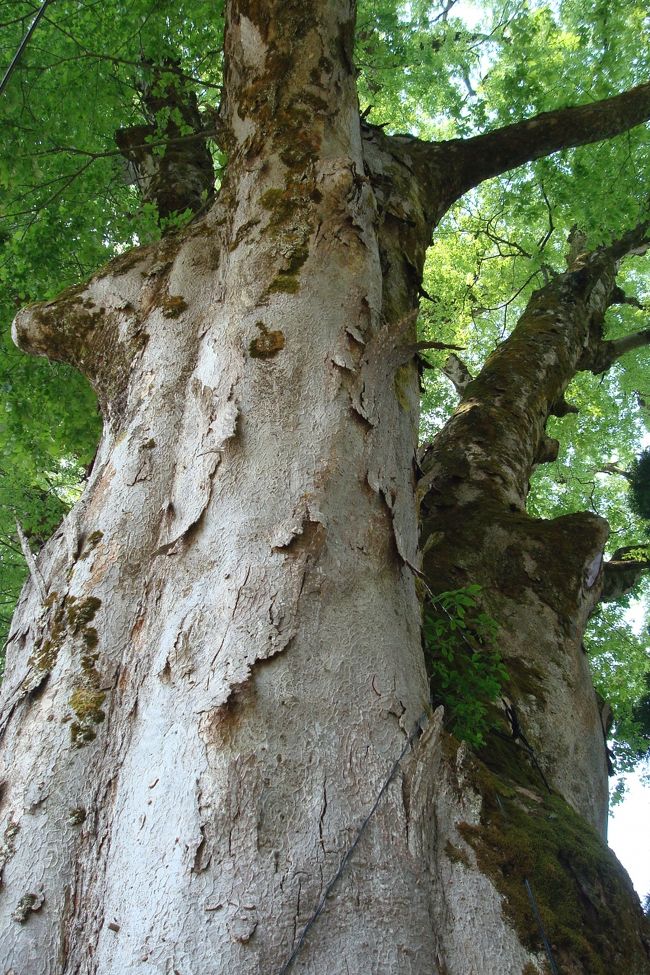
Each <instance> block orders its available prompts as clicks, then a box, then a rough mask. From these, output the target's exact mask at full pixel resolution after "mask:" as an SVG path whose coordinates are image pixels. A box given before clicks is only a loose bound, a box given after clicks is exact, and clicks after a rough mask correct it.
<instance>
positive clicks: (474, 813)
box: [0, 0, 650, 975]
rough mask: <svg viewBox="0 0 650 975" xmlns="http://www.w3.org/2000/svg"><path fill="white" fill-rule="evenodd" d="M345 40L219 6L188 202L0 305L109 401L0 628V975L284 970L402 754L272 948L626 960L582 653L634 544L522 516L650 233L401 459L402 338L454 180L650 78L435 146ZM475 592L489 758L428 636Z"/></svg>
mask: <svg viewBox="0 0 650 975" xmlns="http://www.w3.org/2000/svg"><path fill="white" fill-rule="evenodd" d="M353 36H354V5H353V4H352V3H351V2H349V0H329V2H327V3H326V2H324V0H314V2H312V3H303V4H294V3H289V2H279V0H278V2H272V0H265V2H260V3H257V4H250V3H245V2H243V0H233V2H231V3H229V4H228V7H227V11H226V35H225V37H226V40H225V59H226V60H225V77H224V92H223V99H222V104H221V109H220V118H219V138H220V141H221V145H222V147H223V149H224V150H225V151H226V152H227V155H228V164H227V168H226V171H225V176H224V180H223V184H222V186H221V189H220V191H219V193H218V196H217V199H216V201H215V202H214V204H213V205H212V206H211V208H210V209H209V210H207V212H204V213H203V214H199V216H198V217H197V218H196V219H195V220H194V221H193V222H191V223H190V224H189V225H188V226H187V227H186V228H184V229H183V230H178V231H175V232H172V233H169V234H167V235H166V236H165V237H163V239H162V241H160V242H159V243H156V244H153V245H150V246H147V247H141V248H138V249H135V250H133V251H131V252H129V253H125V254H122V255H120V256H119V257H118V258H116V259H115V260H113V261H112V262H111V263H110V264H108V265H107V266H106V267H104V268H103V269H101V270H100V271H98V272H97V273H96V274H95V275H94V276H93V277H92V278H91V279H90V281H88V282H87V283H86V284H83V285H80V286H77V287H73V288H71V289H69V290H68V291H66V292H64V293H63V294H61V295H60V296H59V297H58V298H56V299H55V300H53V301H50V302H47V303H43V304H37V305H31V306H29V307H27V308H24V309H23V310H22V311H21V312H20V313H19V314H18V316H17V318H16V321H15V326H14V333H15V337H16V340H17V342H18V343H19V345H20V346H21V347H22V348H23V349H25V350H26V351H28V352H31V353H35V354H38V355H46V356H48V357H50V358H51V359H55V360H61V361H65V362H69V363H71V364H73V365H74V366H76V367H77V368H78V369H79V370H80V371H81V372H83V373H84V375H86V376H87V377H88V378H89V379H90V381H91V382H92V384H93V386H94V388H95V390H96V392H97V395H98V398H99V401H100V404H101V408H102V413H103V419H104V432H103V436H102V440H101V443H100V445H99V449H98V453H97V457H96V459H95V463H94V467H93V469H92V472H91V474H90V476H89V479H88V483H87V486H86V490H85V492H84V495H83V497H82V499H81V500H80V502H79V503H78V504H77V505H76V506H75V508H74V509H73V510H72V511H71V513H70V514H69V515H68V517H67V518H66V520H65V521H64V523H63V525H62V526H61V528H60V530H59V531H58V532H57V533H56V534H55V536H54V537H53V538H52V539H51V540H50V542H49V543H48V544H47V545H46V546H45V547H44V548H43V550H42V551H41V553H40V555H39V557H38V560H37V562H35V563H34V565H33V567H32V572H31V577H30V580H29V582H28V584H27V585H26V587H25V589H24V591H23V594H22V597H21V600H20V603H19V606H18V609H17V612H16V615H15V618H14V622H13V627H12V632H11V636H10V641H9V645H8V652H7V675H6V679H5V682H4V685H3V689H2V695H3V697H2V700H3V711H2V729H3V748H4V752H3V755H4V759H3V760H4V766H3V773H2V782H3V786H2V795H1V802H2V816H3V825H2V835H3V843H2V847H1V848H0V862H1V863H2V888H1V889H0V905H1V907H0V910H1V915H0V916H1V921H0V932H1V933H0V946H1V947H0V957H1V960H2V963H3V971H5V972H7V973H9V972H13V973H15V975H26V973H30V972H36V971H37V972H39V973H51V975H54V973H56V975H61V973H66V975H73V973H75V975H76V973H78V975H81V973H83V975H90V973H98V975H108V973H118V972H119V973H123V972H133V973H138V975H145V973H152V975H153V973H154V972H167V973H171V972H178V973H182V975H190V973H192V975H193V973H198V972H214V973H216V972H237V973H240V972H241V973H248V972H278V973H279V972H281V971H286V970H287V963H288V962H289V958H290V956H291V954H292V951H293V950H294V948H296V947H297V946H298V945H299V942H300V938H301V934H302V932H303V929H304V927H305V925H306V924H307V922H308V921H309V920H310V918H311V917H312V916H313V914H314V912H315V910H316V907H317V905H319V903H320V902H321V898H322V896H323V892H324V891H325V889H326V888H327V885H328V882H329V881H330V879H331V878H332V877H333V876H334V875H335V874H336V873H337V870H338V868H339V865H340V863H341V860H342V857H343V856H344V855H345V853H346V851H347V850H348V849H349V848H350V846H351V844H352V843H353V842H354V840H355V838H356V837H357V835H358V830H359V828H360V826H361V824H362V822H363V821H364V819H365V818H366V817H367V816H368V814H369V812H370V811H371V809H372V808H373V804H374V803H375V800H376V799H377V797H378V796H379V794H380V791H381V790H382V787H383V786H384V785H385V784H386V782H387V781H388V779H389V778H390V776H391V773H393V774H392V778H390V782H389V784H388V785H387V786H386V788H385V789H384V791H383V793H382V794H381V800H380V801H379V802H378V803H377V805H376V808H375V809H374V811H373V815H372V816H371V818H370V820H369V821H368V825H367V828H366V829H365V830H364V832H363V835H362V836H361V838H360V840H359V842H358V844H357V846H356V848H355V849H354V852H353V855H352V856H351V857H350V858H349V859H348V860H347V861H346V863H345V869H344V870H343V871H342V872H341V875H340V877H339V878H338V882H337V884H336V886H334V887H333V888H332V889H331V892H330V896H329V897H328V898H327V900H326V902H325V903H324V905H323V909H322V911H321V913H320V916H319V918H318V919H317V921H316V922H315V923H314V924H313V925H312V926H311V927H310V929H309V931H308V935H307V937H306V939H305V941H304V944H302V945H301V948H300V951H299V953H298V954H297V955H296V956H295V958H294V959H293V960H292V961H291V965H292V966H293V968H294V970H296V971H305V972H307V971H309V972H314V973H322V972H325V971H331V972H336V973H338V972H341V973H342V972H350V973H362V972H377V973H380V972H381V973H383V972H386V973H388V972H413V973H423V975H424V973H431V972H437V973H440V975H443V973H450V975H452V973H458V975H466V973H469V972H513V973H515V972H517V973H519V972H522V973H523V972H525V973H527V975H530V973H532V972H537V971H538V972H543V971H547V970H549V966H555V970H558V968H559V969H560V970H562V971H566V972H576V973H578V972H580V973H585V975H586V973H590V975H591V973H595V972H608V973H610V972H621V973H622V972H626V973H627V972H647V971H650V955H649V953H648V940H647V934H646V933H644V928H643V923H644V922H643V918H642V913H641V909H640V907H639V905H638V902H637V900H636V898H635V895H634V893H633V891H632V888H631V886H630V884H629V880H628V879H627V877H626V875H625V874H624V872H623V871H622V870H621V869H620V867H618V865H617V864H616V861H615V859H614V858H613V856H612V854H611V853H610V852H609V851H608V849H607V847H606V845H605V843H604V839H603V835H604V822H605V815H606V805H607V798H606V794H607V786H606V782H607V763H606V750H605V740H604V731H603V725H602V721H601V716H600V706H599V704H598V702H597V699H596V696H595V693H594V691H593V687H592V685H591V682H590V678H589V675H588V670H587V666H586V662H585V658H584V655H583V653H582V649H581V637H582V633H583V630H584V626H585V622H586V619H587V617H588V615H589V613H590V612H591V611H592V610H593V608H594V606H595V605H596V603H597V601H598V600H599V599H601V598H606V597H608V596H610V595H613V594H615V592H616V591H620V590H622V589H624V588H626V587H628V586H629V585H630V578H629V574H630V572H632V573H634V571H637V570H638V569H640V568H642V567H643V566H642V564H641V565H639V566H636V567H634V568H633V569H630V568H629V566H628V565H627V564H626V565H625V568H624V571H623V570H621V571H618V570H617V568H616V565H614V564H611V565H607V564H605V565H603V560H602V552H603V547H604V543H605V539H606V536H607V526H606V524H605V523H604V521H603V520H602V519H599V518H597V517H596V516H594V515H590V514H577V515H571V516H566V517H562V518H558V519H556V520H554V521H540V520H536V519H533V518H531V517H529V516H528V515H527V514H526V510H525V508H526V495H527V491H528V482H529V478H530V476H531V472H532V470H533V467H534V465H535V464H537V463H540V462H544V461H546V460H551V459H553V456H554V451H555V446H554V445H553V444H552V443H551V442H549V439H548V438H547V437H546V435H545V424H546V420H547V418H548V416H549V415H550V414H552V413H553V412H556V413H557V412H558V411H560V410H561V409H562V408H563V394H564V391H565V389H566V387H567V385H568V383H569V381H570V380H571V378H572V377H573V376H574V374H575V373H576V372H577V371H578V370H593V371H596V372H599V371H602V370H604V369H607V367H608V366H609V365H610V364H611V363H612V362H613V361H614V360H615V359H616V357H617V355H618V354H619V353H620V352H621V351H625V350H626V349H628V348H629V347H630V343H631V344H632V345H634V344H637V345H638V344H640V343H641V342H642V341H647V336H645V337H644V338H641V337H638V338H633V339H631V340H629V341H628V342H627V344H625V340H623V344H622V345H618V346H617V343H616V342H608V341H606V340H605V339H604V338H603V331H602V327H603V317H604V313H605V310H606V309H607V307H608V306H609V305H610V304H611V303H612V302H614V301H616V300H618V298H619V297H620V294H619V291H618V290H617V286H616V273H617V265H618V262H619V261H620V260H621V259H623V258H624V257H625V256H626V255H629V254H633V253H635V252H639V251H642V250H644V249H645V248H646V247H647V246H648V236H647V228H646V225H640V226H638V227H637V228H636V229H631V230H630V232H629V234H628V235H627V236H624V237H623V238H621V239H619V240H618V241H616V242H614V243H612V244H611V245H610V246H605V247H602V248H600V249H598V250H596V251H594V252H593V253H590V254H583V255H578V256H577V257H576V258H575V259H574V260H573V262H572V264H571V266H570V267H569V268H568V270H567V272H566V273H564V274H562V275H560V276H558V277H556V278H555V279H553V280H552V281H551V282H550V283H549V284H548V286H547V287H545V288H543V289H542V290H541V291H538V292H537V293H536V294H535V295H534V296H533V298H532V300H531V303H530V305H529V307H528V308H527V310H526V312H525V314H524V315H523V317H522V319H521V321H520V323H519V324H518V326H517V328H516V329H515V331H514V332H513V334H512V335H511V337H510V338H509V339H508V340H507V341H506V342H505V343H503V345H501V346H500V347H499V348H498V349H497V351H496V352H495V353H494V354H493V355H492V356H491V357H490V359H489V360H488V361H487V363H486V365H485V367H484V369H483V371H482V372H481V374H480V375H479V376H478V377H477V378H476V379H475V380H473V381H471V382H470V383H469V384H468V385H467V386H466V388H465V390H464V393H463V397H462V400H461V402H460V405H459V407H458V409H457V410H456V412H455V414H454V416H453V417H452V419H451V420H450V421H449V423H448V424H447V425H446V426H445V428H444V430H443V431H442V432H441V433H440V434H439V436H438V437H437V438H436V440H435V441H434V443H433V444H432V445H430V446H429V447H428V449H427V450H426V451H425V452H424V455H423V456H421V457H420V459H419V462H418V460H417V457H416V447H417V425H418V424H417V421H418V399H419V390H418V369H417V353H418V352H419V351H420V350H421V347H422V344H421V343H417V341H416V336H415V332H414V318H415V316H414V310H415V309H416V307H417V302H418V296H419V291H420V287H421V282H422V270H423V262H424V256H425V251H426V248H427V246H428V245H429V243H430V239H431V234H432V231H433V228H434V227H435V225H436V223H437V222H438V221H439V220H440V219H441V217H442V216H443V214H444V213H445V212H446V211H447V210H448V208H449V207H450V206H451V204H452V203H453V202H454V201H455V200H457V199H458V198H459V197H460V196H461V195H462V194H463V193H465V192H467V191H468V190H470V189H471V188H473V187H475V186H477V185H478V184H479V183H480V182H482V181H483V180H485V179H488V178H489V177H491V176H494V175H496V174H498V173H501V172H504V171H506V170H509V169H511V168H512V167H515V166H518V165H520V164H522V163H524V162H526V161H528V160H532V159H535V158H539V157H541V156H543V155H545V154H548V153H551V152H554V151H556V150H558V149H560V148H564V147H568V146H576V145H581V144H584V143H587V142H593V141H596V140H600V139H604V138H607V137H610V136H612V135H614V134H616V133H617V132H621V131H625V130H627V129H628V128H630V127H632V126H635V125H637V124H639V123H641V122H643V121H645V120H646V119H647V118H648V117H650V85H643V86H641V87H638V88H636V89H634V90H631V91H629V92H627V93H626V94H622V95H618V96H616V97H613V98H610V99H608V100H606V101H601V102H598V103H594V104H592V105H587V106H582V107H576V108H568V109H561V110H558V111H557V112H552V113H547V114H545V115H542V116H539V117H537V118H534V119H531V120H529V121H523V122H519V123H516V124H513V125H510V126H508V127H506V128H502V129H497V130H495V131H492V132H489V133H487V134H485V135H482V136H478V137H474V138H470V139H466V140H455V141H450V142H441V143H428V142H425V141H421V140H418V139H416V138H412V137H409V136H390V135H388V134H386V133H385V132H383V131H382V130H381V129H380V128H376V127H373V126H370V125H368V124H366V123H365V122H364V121H363V120H362V119H361V118H360V115H359V109H358V102H357V94H356V87H355V67H354V63H353V53H352V44H353ZM128 148H129V151H130V152H132V153H133V151H134V150H133V143H130V144H129V147H128ZM203 158H204V160H205V157H203ZM139 161H140V160H136V162H139ZM174 165H176V164H174ZM183 165H184V162H183V160H182V159H181V161H180V162H179V163H178V166H180V167H181V168H182V166H183ZM200 168H201V172H202V173H203V174H205V167H204V165H203V164H201V167H200ZM172 171H173V172H172ZM168 172H169V173H170V178H172V176H173V178H176V177H178V167H176V169H174V166H172V164H171V163H170V165H169V168H168ZM195 174H196V171H195ZM193 179H194V178H193ZM181 182H182V181H181ZM195 185H196V184H195V182H194V181H193V182H192V187H193V189H192V193H193V198H197V199H196V200H195V202H196V205H197V206H198V205H199V202H198V197H200V196H201V194H197V193H196V192H195V191H194V187H195ZM181 198H182V193H181ZM418 512H420V515H421V531H420V532H419V527H418ZM623 576H625V578H623ZM610 580H611V581H610ZM621 580H622V581H621ZM471 584H474V585H475V586H476V585H477V586H480V587H481V588H480V592H479V595H478V597H477V599H478V600H479V601H480V603H481V607H482V608H484V609H485V610H486V612H488V613H489V614H490V616H491V617H493V618H494V619H495V620H496V621H497V623H498V626H499V630H498V644H499V648H500V652H501V655H502V658H503V660H504V663H505V666H506V668H507V670H508V672H509V675H510V677H509V680H508V682H507V683H506V684H505V686H504V689H503V702H501V701H498V702H496V703H495V704H494V705H493V711H494V714H493V724H494V730H493V731H492V732H491V733H490V735H489V737H488V739H487V742H486V744H485V746H484V747H483V749H482V750H480V752H478V753H476V752H474V751H473V750H472V749H470V748H469V747H468V746H467V745H466V744H463V745H460V746H459V743H458V741H457V740H456V739H455V738H453V737H452V736H451V735H450V734H449V733H448V732H447V731H446V730H445V728H444V727H443V723H442V722H443V717H442V712H441V710H436V711H435V712H434V711H433V710H432V708H431V706H430V703H429V702H430V697H431V692H433V696H434V699H435V697H436V688H435V686H433V687H432V688H430V686H429V678H428V676H427V672H426V668H425V660H424V654H423V650H422V636H421V623H422V603H424V606H425V614H426V613H427V612H432V611H433V608H434V607H435V606H436V599H437V597H438V596H439V594H440V593H442V592H447V591H449V590H456V589H462V588H464V587H467V586H468V585H471ZM459 652H464V651H462V650H460V651H459ZM416 729H418V730H417V731H416ZM400 756H401V762H400V764H399V766H398V767H397V768H396V767H395V763H396V761H397V760H398V759H399V758H400Z"/></svg>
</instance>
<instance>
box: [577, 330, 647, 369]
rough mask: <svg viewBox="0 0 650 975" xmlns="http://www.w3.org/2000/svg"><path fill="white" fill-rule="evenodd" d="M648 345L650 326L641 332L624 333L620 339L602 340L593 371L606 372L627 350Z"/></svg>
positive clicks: (631, 350)
mask: <svg viewBox="0 0 650 975" xmlns="http://www.w3.org/2000/svg"><path fill="white" fill-rule="evenodd" d="M646 345H650V328H646V329H643V331H641V332H633V333H632V335H624V336H623V337H622V338H620V339H613V340H611V341H608V342H602V343H601V346H600V348H599V350H598V352H597V355H596V357H595V359H594V363H593V365H592V367H591V371H592V372H593V373H595V374H596V375H598V374H599V373H601V372H605V371H606V370H607V369H609V368H610V366H612V364H613V363H614V362H616V360H617V359H620V357H621V356H622V355H625V353H626V352H633V351H634V349H642V348H644V347H645V346H646Z"/></svg>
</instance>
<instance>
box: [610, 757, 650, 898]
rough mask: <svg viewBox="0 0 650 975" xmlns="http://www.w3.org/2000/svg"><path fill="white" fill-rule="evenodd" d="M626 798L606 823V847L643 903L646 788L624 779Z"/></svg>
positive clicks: (649, 883)
mask: <svg viewBox="0 0 650 975" xmlns="http://www.w3.org/2000/svg"><path fill="white" fill-rule="evenodd" d="M625 780H626V782H627V788H628V794H627V795H626V798H625V801H624V802H622V803H621V804H620V805H619V806H616V807H615V808H614V811H613V815H612V816H610V819H609V845H610V846H611V848H612V849H613V851H614V853H615V854H616V856H617V857H618V858H619V860H620V861H621V863H622V864H623V866H624V867H625V869H626V870H627V872H628V873H629V875H630V877H631V878H632V883H633V884H634V886H635V888H636V891H637V893H638V895H639V897H641V898H642V899H643V897H645V895H646V894H648V893H650V788H649V787H648V786H644V785H642V783H641V782H640V781H639V777H638V776H637V775H626V776H625Z"/></svg>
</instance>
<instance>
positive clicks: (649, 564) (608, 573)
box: [600, 545, 650, 603]
mask: <svg viewBox="0 0 650 975" xmlns="http://www.w3.org/2000/svg"><path fill="white" fill-rule="evenodd" d="M635 554H638V555H640V556H641V557H640V558H634V557H633V556H634V555H635ZM649 569H650V557H649V556H648V549H647V547H645V546H643V545H626V546H625V547H624V548H619V549H617V551H616V552H614V554H613V555H612V557H611V559H610V561H609V562H605V565H604V573H605V574H604V579H603V590H602V594H601V596H600V601H601V602H603V603H609V602H614V601H616V600H617V599H620V598H621V597H622V596H625V595H626V594H627V593H628V592H630V591H631V590H632V589H634V587H635V586H636V584H637V583H638V581H639V579H640V578H641V576H642V575H643V573H644V572H647V571H648V570H649Z"/></svg>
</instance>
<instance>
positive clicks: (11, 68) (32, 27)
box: [0, 0, 52, 95]
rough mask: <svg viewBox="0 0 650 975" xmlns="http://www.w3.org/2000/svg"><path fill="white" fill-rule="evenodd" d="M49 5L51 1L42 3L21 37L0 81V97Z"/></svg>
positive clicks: (47, 0)
mask: <svg viewBox="0 0 650 975" xmlns="http://www.w3.org/2000/svg"><path fill="white" fill-rule="evenodd" d="M51 3H52V0H43V3H42V6H41V8H40V10H39V11H38V13H37V14H36V16H35V17H34V19H33V21H32V23H31V25H30V27H29V30H28V31H27V33H26V34H25V36H24V37H23V39H22V41H21V42H20V44H19V46H18V50H17V51H16V53H15V54H14V56H13V58H12V59H11V64H10V65H9V67H8V68H7V70H6V71H5V76H4V78H3V79H2V81H0V95H2V93H3V92H4V90H5V88H6V87H7V85H8V84H9V79H10V78H11V76H12V74H13V73H14V71H15V70H16V68H17V66H18V62H19V61H20V59H21V57H22V56H23V52H24V50H25V48H26V47H27V45H28V44H29V41H30V39H31V36H32V34H33V33H34V31H35V30H36V28H37V27H38V23H39V21H40V19H41V17H42V16H43V14H44V13H45V11H46V10H47V8H48V7H49V5H50V4H51Z"/></svg>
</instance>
